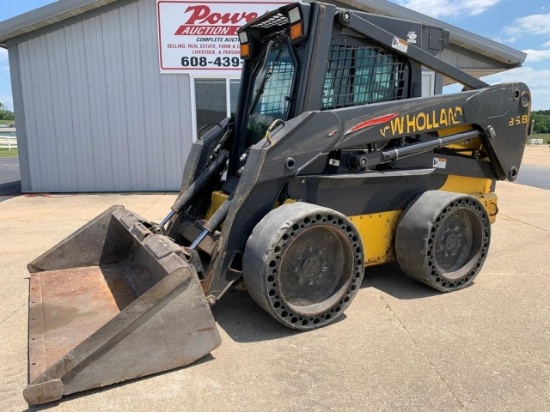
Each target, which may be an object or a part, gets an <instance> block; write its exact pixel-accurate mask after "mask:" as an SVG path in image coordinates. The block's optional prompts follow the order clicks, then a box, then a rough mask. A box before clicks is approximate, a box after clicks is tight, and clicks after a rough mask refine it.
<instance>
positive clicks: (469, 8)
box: [394, 0, 502, 18]
mask: <svg viewBox="0 0 550 412" xmlns="http://www.w3.org/2000/svg"><path fill="white" fill-rule="evenodd" d="M501 1H502V0H394V2H395V3H397V4H400V5H401V6H405V7H407V8H409V9H411V10H414V11H417V12H419V13H423V14H427V15H428V16H432V17H435V18H439V17H451V16H462V15H469V16H475V15H478V14H481V13H483V12H484V11H486V10H487V9H489V8H491V7H493V6H494V5H496V4H498V3H500V2H501Z"/></svg>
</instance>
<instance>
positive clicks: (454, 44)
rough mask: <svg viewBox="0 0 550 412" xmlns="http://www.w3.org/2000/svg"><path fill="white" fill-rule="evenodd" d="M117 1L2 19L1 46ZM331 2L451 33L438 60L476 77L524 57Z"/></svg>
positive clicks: (358, 1) (371, 4)
mask: <svg viewBox="0 0 550 412" xmlns="http://www.w3.org/2000/svg"><path fill="white" fill-rule="evenodd" d="M117 1H120V0H59V1H56V2H54V3H51V4H48V5H46V6H43V7H40V8H38V9H36V10H33V11H30V12H28V13H24V14H21V15H19V16H16V17H13V18H11V19H8V20H5V21H3V22H0V46H5V45H6V42H7V41H9V40H11V39H14V38H16V37H18V36H22V35H25V34H27V33H31V32H34V31H36V30H39V29H44V28H46V27H48V26H50V25H52V24H55V23H59V22H61V21H63V20H66V19H69V18H71V17H74V16H78V15H80V14H83V13H86V12H88V11H90V10H93V9H97V8H99V7H102V6H105V5H108V4H110V3H115V2H117ZM121 3H122V2H121ZM124 3H126V2H124ZM333 3H336V4H340V5H341V6H343V7H351V8H356V9H359V10H364V11H367V12H369V13H374V14H380V15H384V16H391V17H396V18H401V19H405V20H414V21H418V22H419V23H423V24H427V25H430V26H437V27H443V28H444V29H446V30H448V31H449V33H450V45H449V47H448V49H447V50H445V51H444V52H443V53H442V54H441V56H440V57H441V58H443V59H444V60H446V61H447V62H449V63H454V64H455V65H456V66H457V67H459V68H461V69H462V70H464V71H466V72H468V73H470V74H471V75H473V76H476V77H481V76H486V75H488V74H493V73H498V72H501V71H505V70H509V69H512V68H515V67H519V66H521V64H522V63H523V62H524V61H525V58H526V57H527V55H526V54H525V53H523V52H521V51H519V50H516V49H513V48H511V47H508V46H505V45H503V44H500V43H498V42H495V41H493V40H490V39H487V38H485V37H482V36H479V35H477V34H474V33H471V32H468V31H466V30H463V29H461V28H459V27H456V26H453V25H451V24H448V23H445V22H443V21H441V20H437V19H434V18H432V17H429V16H426V15H424V14H421V13H418V12H415V11H413V10H410V9H407V8H405V7H402V6H399V5H397V4H395V3H391V2H389V1H387V0H339V1H335V2H333ZM450 82H451V81H450V79H446V81H445V83H450Z"/></svg>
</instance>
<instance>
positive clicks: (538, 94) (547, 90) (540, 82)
mask: <svg viewBox="0 0 550 412" xmlns="http://www.w3.org/2000/svg"><path fill="white" fill-rule="evenodd" d="M548 79H550V69H544V70H535V69H533V68H532V67H519V68H517V69H513V70H508V71H506V72H502V73H497V74H492V75H490V76H486V77H484V78H482V80H483V81H485V82H487V83H489V84H498V83H512V82H518V81H521V82H523V83H525V84H526V85H527V86H529V89H531V98H532V102H533V103H532V109H533V110H547V109H548V108H549V107H550V82H549V81H548Z"/></svg>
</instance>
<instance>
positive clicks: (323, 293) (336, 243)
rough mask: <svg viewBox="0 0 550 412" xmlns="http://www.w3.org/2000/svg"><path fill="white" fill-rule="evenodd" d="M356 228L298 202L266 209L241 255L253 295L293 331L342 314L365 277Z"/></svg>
mask: <svg viewBox="0 0 550 412" xmlns="http://www.w3.org/2000/svg"><path fill="white" fill-rule="evenodd" d="M363 274H364V267H363V246H362V243H361V237H360V236H359V233H358V231H357V229H356V228H355V226H354V225H353V224H352V223H351V222H350V221H349V220H348V219H347V218H346V216H344V215H342V214H341V213H339V212H336V211H334V210H332V209H328V208H324V207H320V206H317V205H312V204H309V203H303V202H297V203H291V204H286V205H283V206H281V207H279V208H277V209H274V210H272V211H271V212H270V213H268V214H267V215H266V216H265V217H264V219H262V220H261V221H260V222H259V223H258V225H257V226H256V227H255V228H254V231H253V232H252V234H251V235H250V237H249V239H248V241H247V244H246V249H245V253H244V256H243V277H244V281H245V284H246V286H247V289H248V292H249V294H250V295H251V296H252V298H253V299H254V300H255V301H256V303H258V305H259V306H260V307H262V308H263V309H264V310H265V311H266V312H268V313H269V314H270V315H271V316H273V317H274V318H275V319H277V320H278V321H279V322H281V323H282V324H283V325H285V326H288V327H290V328H293V329H301V330H309V329H314V328H318V327H321V326H325V325H327V324H329V323H331V322H333V321H334V320H336V319H337V318H338V317H340V316H341V315H342V313H343V312H344V310H345V309H346V308H347V307H348V306H349V304H350V303H351V301H352V299H353V298H354V297H355V295H356V294H357V291H358V290H359V287H360V285H361V282H362V280H363Z"/></svg>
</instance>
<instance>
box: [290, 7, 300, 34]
mask: <svg viewBox="0 0 550 412" xmlns="http://www.w3.org/2000/svg"><path fill="white" fill-rule="evenodd" d="M288 20H289V21H290V40H298V39H301V38H302V37H304V25H303V22H302V13H301V12H300V7H294V8H292V9H290V10H289V11H288Z"/></svg>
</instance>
